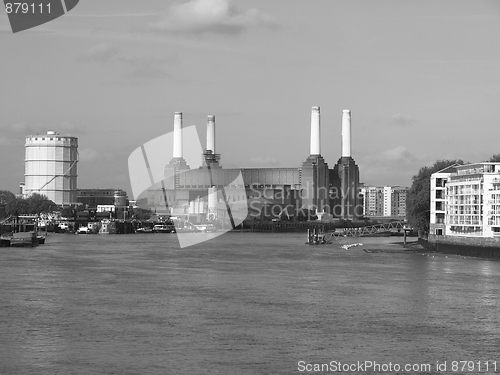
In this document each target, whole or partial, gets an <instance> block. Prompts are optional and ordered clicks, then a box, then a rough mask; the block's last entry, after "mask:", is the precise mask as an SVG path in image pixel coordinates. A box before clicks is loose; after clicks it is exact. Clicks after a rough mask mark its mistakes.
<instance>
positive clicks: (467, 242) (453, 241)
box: [418, 234, 500, 259]
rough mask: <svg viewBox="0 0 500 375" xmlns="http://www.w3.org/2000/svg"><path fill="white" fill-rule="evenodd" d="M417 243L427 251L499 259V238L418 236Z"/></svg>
mask: <svg viewBox="0 0 500 375" xmlns="http://www.w3.org/2000/svg"><path fill="white" fill-rule="evenodd" d="M418 241H419V244H420V245H421V246H422V247H424V248H425V249H426V250H428V251H436V252H439V253H444V254H456V255H463V256H472V257H480V258H495V259H500V238H478V237H458V236H436V235H434V234H430V235H429V236H428V237H427V239H425V238H419V240H418Z"/></svg>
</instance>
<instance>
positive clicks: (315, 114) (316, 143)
mask: <svg viewBox="0 0 500 375" xmlns="http://www.w3.org/2000/svg"><path fill="white" fill-rule="evenodd" d="M320 140H321V133H320V117H319V107H312V111H311V155H320V154H321V146H320Z"/></svg>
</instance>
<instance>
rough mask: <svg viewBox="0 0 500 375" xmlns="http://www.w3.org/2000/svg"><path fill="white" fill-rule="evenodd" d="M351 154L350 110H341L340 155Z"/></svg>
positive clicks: (346, 155) (348, 155)
mask: <svg viewBox="0 0 500 375" xmlns="http://www.w3.org/2000/svg"><path fill="white" fill-rule="evenodd" d="M350 156H351V111H350V110H348V109H344V111H343V112H342V157H350Z"/></svg>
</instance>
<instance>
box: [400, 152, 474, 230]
mask: <svg viewBox="0 0 500 375" xmlns="http://www.w3.org/2000/svg"><path fill="white" fill-rule="evenodd" d="M453 164H465V163H464V162H463V160H461V159H459V160H438V161H436V162H435V163H434V164H433V165H432V166H431V167H422V168H420V171H419V172H418V174H417V175H416V176H413V178H412V180H413V183H412V185H411V188H410V190H409V191H408V200H407V204H406V218H407V220H408V224H410V226H412V227H413V228H414V229H415V230H416V231H418V232H419V233H429V220H430V212H431V202H430V200H431V198H430V197H431V189H430V184H431V174H433V173H436V172H438V171H440V170H442V169H444V168H446V167H449V166H450V165H453Z"/></svg>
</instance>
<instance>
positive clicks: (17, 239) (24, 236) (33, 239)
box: [0, 232, 39, 247]
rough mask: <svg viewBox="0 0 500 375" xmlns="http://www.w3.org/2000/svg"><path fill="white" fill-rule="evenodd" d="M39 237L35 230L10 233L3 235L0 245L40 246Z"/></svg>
mask: <svg viewBox="0 0 500 375" xmlns="http://www.w3.org/2000/svg"><path fill="white" fill-rule="evenodd" d="M38 244H39V242H38V238H37V235H36V233H35V232H19V233H12V234H10V235H5V234H4V235H2V237H1V238H0V246H2V247H35V246H38Z"/></svg>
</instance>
